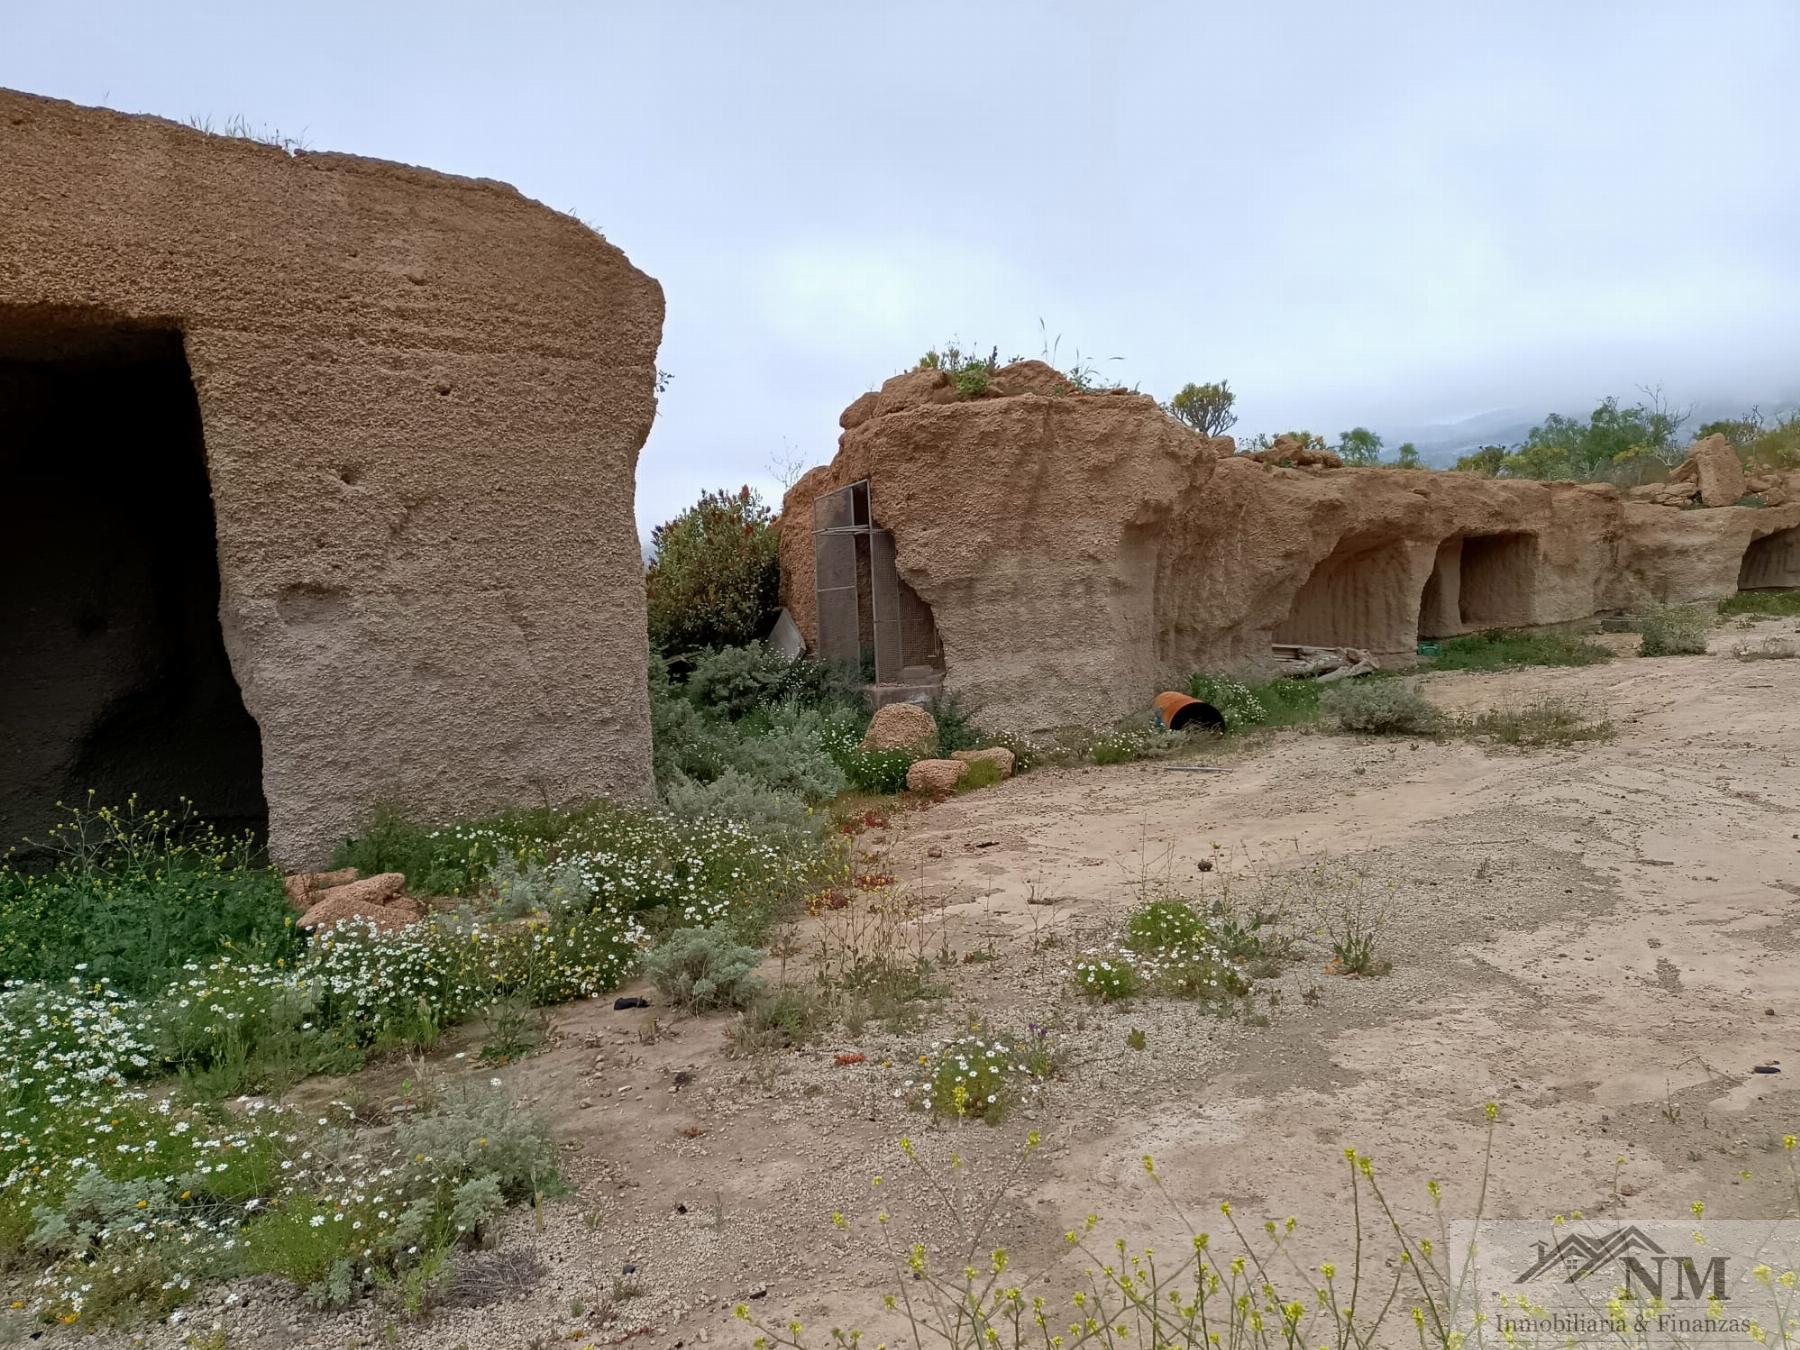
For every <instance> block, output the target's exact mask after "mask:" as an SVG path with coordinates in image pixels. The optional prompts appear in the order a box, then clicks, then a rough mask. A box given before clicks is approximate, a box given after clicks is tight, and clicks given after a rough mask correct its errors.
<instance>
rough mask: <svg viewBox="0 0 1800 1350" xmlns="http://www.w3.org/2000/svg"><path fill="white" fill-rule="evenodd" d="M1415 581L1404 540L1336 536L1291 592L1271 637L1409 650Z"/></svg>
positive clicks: (1374, 649) (1325, 644)
mask: <svg viewBox="0 0 1800 1350" xmlns="http://www.w3.org/2000/svg"><path fill="white" fill-rule="evenodd" d="M1416 585H1417V582H1416V581H1415V580H1414V572H1413V562H1412V557H1411V555H1410V553H1409V551H1408V549H1407V546H1406V545H1405V544H1404V543H1401V542H1397V541H1389V542H1386V543H1370V542H1363V541H1358V540H1355V539H1345V540H1340V541H1339V542H1338V545H1337V547H1336V548H1335V549H1333V550H1332V551H1331V553H1330V554H1329V555H1328V556H1327V557H1325V558H1324V559H1322V560H1321V561H1320V562H1319V564H1318V565H1317V566H1316V567H1314V568H1313V570H1312V574H1311V575H1310V576H1308V577H1307V579H1306V583H1305V584H1304V585H1303V586H1301V587H1300V590H1299V591H1298V592H1297V593H1296V594H1295V596H1294V603H1293V607H1292V609H1291V610H1290V611H1289V612H1288V617H1287V619H1286V620H1285V621H1283V622H1282V623H1281V625H1280V626H1279V627H1277V628H1276V630H1275V632H1274V635H1273V641H1275V642H1277V643H1283V644H1286V643H1303V644H1306V645H1310V646H1318V647H1361V648H1363V649H1365V650H1367V651H1371V652H1385V653H1389V654H1392V653H1395V652H1403V651H1410V650H1412V647H1413V643H1414V637H1415V627H1414V620H1415V618H1416V616H1417V610H1416V605H1417V599H1416V597H1415V595H1414V591H1413V588H1414V586H1416Z"/></svg>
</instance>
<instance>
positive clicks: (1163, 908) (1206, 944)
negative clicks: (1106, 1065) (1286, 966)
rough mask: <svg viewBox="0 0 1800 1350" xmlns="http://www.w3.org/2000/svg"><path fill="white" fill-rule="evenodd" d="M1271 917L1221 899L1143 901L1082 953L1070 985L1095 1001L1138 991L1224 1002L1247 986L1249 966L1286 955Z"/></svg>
mask: <svg viewBox="0 0 1800 1350" xmlns="http://www.w3.org/2000/svg"><path fill="white" fill-rule="evenodd" d="M1277 918H1278V915H1277V914H1276V913H1275V912H1274V911H1272V910H1270V911H1263V910H1257V911H1252V912H1249V913H1247V914H1245V913H1240V912H1239V911H1238V910H1237V909H1235V908H1234V907H1233V906H1232V905H1230V904H1229V903H1228V902H1227V901H1225V900H1223V899H1220V900H1215V901H1213V902H1211V903H1210V904H1205V905H1201V904H1196V903H1194V902H1191V901H1189V900H1187V899H1185V898H1183V897H1180V896H1163V897H1159V898H1155V899H1149V900H1145V901H1144V902H1143V903H1141V904H1139V905H1138V906H1137V907H1136V908H1135V909H1133V910H1132V911H1131V913H1130V914H1128V915H1127V916H1126V919H1125V927H1124V931H1123V932H1122V933H1121V934H1120V936H1119V937H1118V938H1117V939H1116V940H1115V941H1113V942H1111V943H1108V944H1107V945H1106V946H1104V947H1100V948H1091V949H1089V950H1088V951H1086V952H1084V953H1082V955H1081V957H1080V959H1079V960H1077V961H1076V963H1075V966H1074V970H1073V972H1072V973H1073V977H1074V980H1075V985H1076V987H1077V988H1078V989H1080V990H1081V991H1082V992H1083V993H1085V994H1087V995H1088V996H1089V997H1091V998H1094V999H1098V1000H1099V1001H1100V1002H1102V1003H1116V1002H1120V1001H1121V1000H1124V999H1128V998H1132V997H1134V996H1136V995H1138V994H1157V995H1161V996H1163V997H1166V998H1183V999H1194V1000H1197V1001H1201V1002H1208V1003H1218V1004H1225V1003H1230V1002H1232V1001H1234V1000H1236V999H1239V998H1242V997H1244V996H1245V995H1247V994H1248V993H1249V992H1250V988H1251V982H1252V975H1253V972H1260V973H1263V974H1268V973H1273V971H1274V969H1275V968H1276V967H1277V966H1278V965H1279V963H1280V961H1281V960H1282V959H1284V958H1285V957H1286V955H1287V946H1288V944H1287V943H1286V941H1285V940H1284V939H1283V938H1281V937H1280V936H1279V934H1278V933H1277V930H1276V928H1275V924H1276V921H1277Z"/></svg>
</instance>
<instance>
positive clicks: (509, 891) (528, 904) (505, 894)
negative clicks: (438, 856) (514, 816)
mask: <svg viewBox="0 0 1800 1350" xmlns="http://www.w3.org/2000/svg"><path fill="white" fill-rule="evenodd" d="M488 880H489V884H490V885H492V887H493V888H494V914H495V916H496V917H498V918H501V919H523V918H525V917H527V916H528V915H537V914H542V915H551V916H554V915H560V914H566V913H570V912H572V911H575V910H583V909H586V908H587V907H588V905H589V903H590V901H591V900H592V898H593V897H592V895H591V894H590V893H589V890H588V884H587V878H586V877H584V876H583V875H582V874H581V868H580V867H579V866H578V865H577V864H576V863H575V862H574V861H573V860H571V859H564V860H562V861H560V862H557V863H549V864H547V863H541V862H532V861H531V860H529V859H527V860H525V861H523V862H521V861H520V860H519V859H518V858H516V857H514V856H513V853H512V850H510V849H504V848H503V849H501V850H500V856H499V857H498V858H497V859H495V861H494V867H493V870H492V872H491V873H489V877H488Z"/></svg>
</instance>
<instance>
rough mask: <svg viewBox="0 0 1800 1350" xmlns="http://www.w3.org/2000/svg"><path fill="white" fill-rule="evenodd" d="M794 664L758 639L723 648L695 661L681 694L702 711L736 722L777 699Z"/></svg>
mask: <svg viewBox="0 0 1800 1350" xmlns="http://www.w3.org/2000/svg"><path fill="white" fill-rule="evenodd" d="M795 664H797V663H796V662H793V661H790V660H788V659H787V658H786V657H785V656H783V655H782V654H781V653H780V652H778V651H776V650H774V648H772V647H767V646H764V645H763V644H762V643H760V642H756V643H749V644H746V645H745V646H742V647H725V648H723V649H721V650H719V651H713V652H707V653H706V654H705V655H704V656H702V657H701V658H700V659H699V660H698V661H696V662H695V663H694V669H693V671H692V672H691V673H690V674H689V675H688V678H687V684H686V687H685V688H684V690H683V693H684V694H685V695H686V697H687V698H688V700H689V701H690V702H692V703H693V704H694V705H695V706H696V707H698V708H699V709H701V711H703V712H707V713H711V714H714V715H715V716H719V717H724V718H728V719H730V720H732V721H735V720H737V719H738V718H740V717H743V716H745V715H746V714H748V713H749V712H751V711H752V710H754V709H756V708H758V707H761V706H762V705H764V704H766V703H771V702H774V701H776V700H777V699H779V698H780V697H781V695H782V690H783V686H784V685H785V684H786V682H787V679H788V672H789V670H790V669H791V668H792V667H793V666H794V665H795Z"/></svg>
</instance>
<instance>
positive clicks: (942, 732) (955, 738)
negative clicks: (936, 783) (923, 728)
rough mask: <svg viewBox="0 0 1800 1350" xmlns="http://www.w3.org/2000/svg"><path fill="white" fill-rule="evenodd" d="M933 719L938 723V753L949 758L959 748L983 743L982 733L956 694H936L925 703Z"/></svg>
mask: <svg viewBox="0 0 1800 1350" xmlns="http://www.w3.org/2000/svg"><path fill="white" fill-rule="evenodd" d="M925 711H926V712H928V713H930V714H931V720H932V721H934V722H936V723H937V729H938V741H937V755H938V758H939V759H949V758H950V756H951V755H953V754H954V753H955V752H956V751H958V750H974V749H976V748H977V747H979V746H980V745H981V733H980V732H979V731H977V730H976V728H975V720H974V718H973V716H972V715H971V714H970V712H969V709H968V708H967V707H965V706H964V704H963V701H962V700H961V699H960V698H958V697H957V696H956V695H955V694H936V695H934V696H933V697H932V699H931V701H930V702H929V703H927V704H926V705H925Z"/></svg>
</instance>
